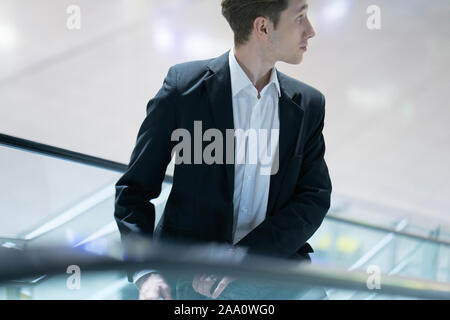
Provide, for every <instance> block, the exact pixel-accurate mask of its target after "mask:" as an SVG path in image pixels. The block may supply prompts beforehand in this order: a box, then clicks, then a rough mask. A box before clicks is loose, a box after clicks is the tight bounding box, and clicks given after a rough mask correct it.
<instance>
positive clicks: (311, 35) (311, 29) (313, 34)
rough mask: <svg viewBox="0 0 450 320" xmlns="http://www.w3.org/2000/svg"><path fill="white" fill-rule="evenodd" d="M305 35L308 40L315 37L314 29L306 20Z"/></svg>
mask: <svg viewBox="0 0 450 320" xmlns="http://www.w3.org/2000/svg"><path fill="white" fill-rule="evenodd" d="M306 34H307V36H308V39H309V38H312V37H314V36H315V35H316V31H315V30H314V28H313V26H312V24H311V21H309V19H308V29H307V30H306Z"/></svg>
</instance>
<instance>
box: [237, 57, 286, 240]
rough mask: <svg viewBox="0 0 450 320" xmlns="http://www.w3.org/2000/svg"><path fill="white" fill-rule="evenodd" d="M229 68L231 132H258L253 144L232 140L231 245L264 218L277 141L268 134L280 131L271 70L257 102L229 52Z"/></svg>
mask: <svg viewBox="0 0 450 320" xmlns="http://www.w3.org/2000/svg"><path fill="white" fill-rule="evenodd" d="M229 65H230V76H231V95H232V101H233V119H234V128H235V131H236V130H237V129H242V130H243V131H244V132H245V131H246V130H248V129H253V130H254V132H256V133H258V134H256V141H257V145H255V143H254V142H255V140H250V141H251V142H253V143H247V142H248V141H249V138H248V137H247V138H246V139H242V138H241V139H235V165H234V168H235V173H234V195H233V204H234V208H233V209H234V223H233V244H236V243H237V242H239V240H241V239H242V238H243V237H245V236H246V235H247V234H248V233H249V232H250V231H252V230H253V229H254V228H255V227H256V226H258V225H259V224H260V223H261V222H262V221H263V220H264V219H265V217H266V211H267V202H268V199H269V188H270V164H271V163H272V161H273V157H274V154H275V152H272V150H273V151H275V149H276V147H277V146H278V138H279V136H278V135H272V134H271V133H273V131H272V130H275V131H276V132H279V129H280V120H279V114H278V100H279V97H280V94H281V93H280V85H279V82H278V77H277V73H276V69H275V67H274V68H273V69H272V73H271V76H270V80H269V83H268V84H267V85H266V86H265V87H264V88H263V90H262V91H261V92H260V99H258V90H257V89H256V88H255V86H254V85H253V84H252V82H251V81H250V79H249V78H248V76H247V75H246V73H245V72H244V70H243V69H242V68H241V66H240V65H239V63H238V62H237V60H236V57H235V55H234V50H233V49H232V50H230V53H229ZM260 129H263V130H264V131H265V132H266V133H267V134H266V136H267V139H264V138H263V137H262V136H261V135H260V134H259V132H261V130H260ZM235 137H236V134H235ZM274 146H275V148H274ZM255 148H257V149H255ZM255 150H257V151H255ZM242 151H245V153H244V152H242ZM252 152H254V154H256V155H258V156H257V157H256V158H257V159H256V161H254V160H252V159H254V158H251V156H250V155H251V153H252ZM261 152H266V153H265V154H266V155H267V158H265V159H264V158H262V157H261V156H260V155H261ZM244 160H245V161H244ZM267 160H269V161H267ZM268 164H269V168H268V169H269V172H268V174H262V172H263V171H262V170H263V168H266V169H267V167H268Z"/></svg>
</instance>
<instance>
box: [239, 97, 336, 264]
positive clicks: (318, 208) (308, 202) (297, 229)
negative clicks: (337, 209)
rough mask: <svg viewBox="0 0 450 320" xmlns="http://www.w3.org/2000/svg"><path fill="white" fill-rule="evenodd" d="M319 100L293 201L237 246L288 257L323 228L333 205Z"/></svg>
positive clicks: (323, 99)
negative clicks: (325, 157) (331, 202)
mask: <svg viewBox="0 0 450 320" xmlns="http://www.w3.org/2000/svg"><path fill="white" fill-rule="evenodd" d="M320 96H321V97H320V100H319V99H318V100H319V101H320V102H319V103H316V106H314V107H316V108H317V110H318V112H316V115H315V116H314V117H311V118H312V119H313V120H311V121H313V126H311V128H312V129H310V130H308V131H309V132H308V133H307V141H306V143H305V147H304V151H303V155H304V158H303V163H302V168H301V171H300V174H299V177H298V180H297V184H296V188H295V192H294V194H293V195H292V197H291V199H290V201H289V202H288V203H287V205H285V206H284V207H282V208H281V209H279V210H278V212H275V213H274V214H273V215H271V216H270V217H267V218H266V219H265V220H264V221H263V222H262V223H261V224H259V225H258V226H257V227H256V228H255V229H253V230H252V231H251V232H250V233H249V234H248V235H247V236H246V237H244V238H243V239H242V240H241V241H239V242H238V243H237V244H236V246H243V247H247V249H248V253H253V254H262V255H268V256H274V257H279V258H287V257H289V256H291V255H293V254H295V253H296V252H297V251H298V250H299V249H300V248H301V247H302V246H303V245H304V244H305V243H306V241H307V240H308V239H309V238H310V237H311V236H312V235H313V234H314V232H315V231H316V230H317V229H318V228H319V226H320V225H321V223H322V221H323V219H324V218H325V215H326V213H327V211H328V209H329V207H330V196H331V189H332V186H331V180H330V177H329V173H328V168H327V165H326V163H325V160H324V154H325V142H324V137H323V134H322V130H323V127H324V118H325V98H324V96H323V95H322V94H321V95H320Z"/></svg>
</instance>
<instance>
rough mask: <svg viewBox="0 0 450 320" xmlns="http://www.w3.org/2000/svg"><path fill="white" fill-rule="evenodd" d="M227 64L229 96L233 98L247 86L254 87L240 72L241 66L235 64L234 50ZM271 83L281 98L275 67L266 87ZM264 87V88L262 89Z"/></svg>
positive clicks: (242, 72)
mask: <svg viewBox="0 0 450 320" xmlns="http://www.w3.org/2000/svg"><path fill="white" fill-rule="evenodd" d="M228 62H229V65H230V77H231V94H232V96H233V97H234V96H236V95H237V94H238V93H239V92H240V91H241V90H243V89H245V88H247V87H248V86H252V87H254V86H253V84H252V82H251V81H250V79H249V78H248V76H247V74H246V73H245V72H244V70H242V68H241V66H240V65H239V63H238V62H237V60H236V57H235V56H234V48H233V49H231V50H230V53H229V59H228ZM272 83H273V84H274V85H275V87H276V89H277V92H278V96H281V91H280V83H279V82H278V76H277V72H276V68H275V67H273V68H272V73H271V75H270V80H269V83H268V84H267V85H266V87H267V86H269V85H271V84H272ZM266 87H264V89H265V88H266Z"/></svg>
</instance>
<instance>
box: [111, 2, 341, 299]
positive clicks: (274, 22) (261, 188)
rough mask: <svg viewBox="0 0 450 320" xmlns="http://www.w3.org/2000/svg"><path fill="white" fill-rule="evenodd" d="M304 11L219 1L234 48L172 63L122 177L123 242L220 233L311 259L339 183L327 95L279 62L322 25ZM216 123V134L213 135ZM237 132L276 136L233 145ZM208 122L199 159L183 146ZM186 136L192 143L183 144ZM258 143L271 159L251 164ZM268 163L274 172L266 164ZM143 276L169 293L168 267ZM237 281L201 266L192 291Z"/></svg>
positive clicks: (205, 239) (253, 249) (151, 291)
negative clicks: (168, 180) (328, 145)
mask: <svg viewBox="0 0 450 320" xmlns="http://www.w3.org/2000/svg"><path fill="white" fill-rule="evenodd" d="M307 9H308V5H307V3H306V0H264V1H261V0H222V13H223V15H224V16H225V18H226V19H227V20H228V22H229V24H230V26H231V28H232V29H233V31H234V35H235V47H234V48H233V49H232V50H230V51H229V52H227V53H225V54H223V55H221V56H219V57H217V58H215V59H210V60H205V61H194V62H189V63H183V64H179V65H176V66H173V67H171V68H170V70H169V72H168V75H167V77H166V78H165V80H164V84H163V87H162V88H161V89H160V91H159V92H158V93H157V95H156V96H155V97H154V98H153V99H152V100H150V102H149V103H148V105H147V117H146V118H145V120H144V122H143V123H142V126H141V128H140V130H139V133H138V138H137V142H136V146H135V149H134V151H133V153H132V155H131V159H130V163H129V166H128V170H127V171H126V173H125V174H124V175H123V176H122V177H121V178H120V180H119V181H118V182H117V184H116V203H115V219H116V221H117V224H118V227H119V230H120V232H121V236H122V239H123V240H124V239H126V238H127V237H128V236H129V235H144V236H149V237H153V238H154V239H159V240H167V241H169V240H172V241H180V242H184V243H185V242H187V241H190V242H192V243H211V242H216V243H224V244H228V245H230V247H231V248H241V247H242V248H246V249H247V252H248V253H251V254H261V255H267V256H273V257H279V258H286V259H298V260H299V261H303V260H310V258H309V255H308V253H309V252H313V249H312V248H311V247H310V245H309V244H308V243H307V242H306V241H307V240H308V239H309V238H310V237H311V236H312V235H313V234H314V232H315V231H316V230H317V229H318V227H319V226H320V225H321V223H322V221H323V219H324V217H325V215H326V213H327V211H328V209H329V205H330V195H331V189H332V186H331V181H330V177H329V173H328V169H327V165H326V163H325V160H324V154H325V143H324V137H323V135H322V129H323V126H324V116H325V98H324V96H323V95H322V94H321V93H320V92H319V91H318V90H316V89H314V88H312V87H310V86H308V85H306V84H304V83H302V82H300V81H298V80H295V79H293V78H290V77H288V76H287V75H285V74H283V73H281V72H279V71H277V70H276V68H275V66H274V65H275V63H276V62H277V61H284V62H287V63H290V64H299V63H300V62H301V61H302V58H303V55H304V53H305V51H306V48H307V41H308V40H309V39H310V38H312V37H313V36H314V34H315V33H314V30H313V28H312V26H311V24H310V22H309V20H308V17H307ZM199 124H200V127H199ZM209 129H212V130H215V131H210V133H212V134H210V135H209V138H206V139H205V137H206V132H208V130H209ZM229 129H232V130H237V129H240V130H244V131H245V130H253V129H255V130H256V129H258V130H266V131H268V132H275V133H277V132H278V133H279V134H278V135H277V134H275V135H270V137H269V139H268V140H267V139H266V140H264V139H260V140H258V138H257V140H255V141H256V143H255V141H253V142H252V141H250V139H249V138H248V137H247V138H245V137H244V139H240V140H239V139H238V140H233V144H231V145H230V144H228V143H227V144H226V146H224V143H223V141H225V140H226V138H225V137H227V133H229V132H228V130H229ZM199 130H202V131H203V132H205V131H206V132H205V135H203V140H202V141H200V144H198V143H197V145H195V143H194V145H193V147H192V149H193V152H194V153H195V154H194V161H192V157H190V155H191V151H192V149H191V150H188V149H187V148H184V149H183V150H182V152H180V146H181V145H183V146H186V145H192V141H190V139H188V137H189V136H190V137H198V135H199ZM175 133H176V134H175ZM184 134H186V136H184ZM201 134H202V133H201V132H200V135H201ZM218 135H221V136H222V138H221V137H219V136H218ZM181 136H183V137H184V139H183V143H177V142H179V141H180V137H181ZM213 137H214V142H215V143H216V142H217V143H218V144H217V145H216V146H219V147H218V148H215V152H214V156H213V157H214V161H213V162H211V161H210V160H209V161H205V160H206V159H200V163H199V162H198V161H199V156H200V157H201V156H202V155H203V157H204V156H205V154H207V152H206V149H207V148H208V144H209V142H208V141H212V140H213V139H212V138H213ZM234 137H236V135H234ZM193 140H195V139H193ZM227 141H228V140H227ZM236 141H237V142H236ZM189 142H190V143H189ZM235 143H237V144H235ZM255 145H257V146H258V148H259V147H262V149H264V150H265V149H266V147H267V149H271V152H270V154H271V155H270V157H269V162H265V163H263V161H261V159H259V158H258V159H257V161H256V162H253V163H249V161H248V160H249V158H248V154H249V153H251V151H252V148H254V147H255ZM274 145H275V146H276V152H272V150H273V146H274ZM271 147H272V148H271ZM220 148H222V150H220ZM236 150H241V151H242V152H241V154H240V155H242V154H243V155H244V157H243V159H244V161H243V162H239V161H235V162H236V163H234V162H233V161H226V160H230V159H231V160H236V159H237V158H238V156H236V154H235V152H236ZM210 151H211V150H210ZM172 153H175V154H176V156H177V163H176V165H175V170H174V176H173V186H172V190H171V192H170V195H169V198H168V200H167V203H166V206H165V209H164V213H163V216H162V217H161V220H160V222H159V224H158V226H157V227H156V229H155V228H154V227H155V226H154V224H155V208H154V205H153V204H152V203H151V202H149V201H150V200H151V199H155V198H157V197H158V195H159V194H160V192H161V184H162V181H163V179H164V176H165V172H166V168H167V165H168V163H169V162H170V160H171V158H172ZM238 154H239V152H238ZM210 155H212V153H210ZM180 159H182V160H183V161H180ZM267 163H269V167H270V168H271V171H270V174H264V173H263V172H264V171H263V169H264V167H266V168H267ZM138 278H139V279H137V281H136V283H137V285H138V288H139V289H140V298H141V299H157V298H161V297H162V298H165V299H170V298H171V297H172V296H171V290H170V286H169V285H168V284H167V282H166V281H165V279H164V277H163V276H161V275H160V274H159V273H157V272H152V273H147V274H145V275H144V276H142V277H138ZM135 280H136V279H135ZM234 280H235V279H231V278H228V277H224V278H222V279H214V278H213V277H210V276H208V275H199V276H197V277H194V279H192V281H191V282H192V286H191V288H190V289H191V290H193V291H195V293H196V294H199V295H202V296H206V297H212V298H217V297H219V296H220V295H221V294H222V292H223V291H224V290H225V289H226V288H227V287H228V285H229V284H230V283H232V282H233V281H234ZM213 285H217V287H216V288H215V290H214V292H211V289H212V288H213ZM172 289H173V288H172Z"/></svg>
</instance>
